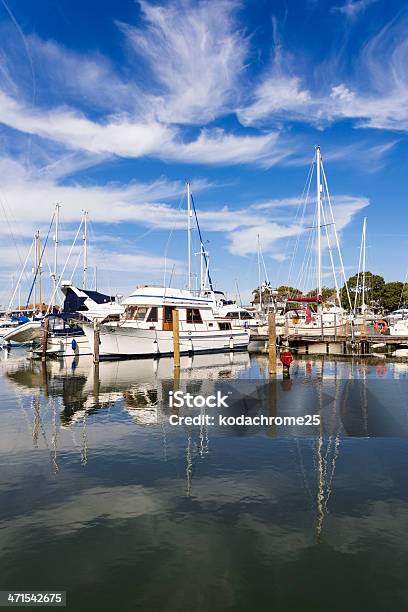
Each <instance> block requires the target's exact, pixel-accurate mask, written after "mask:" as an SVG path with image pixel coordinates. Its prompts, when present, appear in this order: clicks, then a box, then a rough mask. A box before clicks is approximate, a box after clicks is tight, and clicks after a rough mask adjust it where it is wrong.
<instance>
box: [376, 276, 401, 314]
mask: <svg viewBox="0 0 408 612" xmlns="http://www.w3.org/2000/svg"><path fill="white" fill-rule="evenodd" d="M403 291H404V284H403V283H401V282H400V281H393V282H391V283H385V285H384V289H383V292H382V297H381V306H382V307H383V308H385V310H390V311H391V310H396V309H397V308H398V306H399V305H400V304H403V301H402V296H403Z"/></svg>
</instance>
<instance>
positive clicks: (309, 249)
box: [295, 209, 317, 286]
mask: <svg viewBox="0 0 408 612" xmlns="http://www.w3.org/2000/svg"><path fill="white" fill-rule="evenodd" d="M316 215H317V211H316V209H315V211H314V217H313V222H315V220H316ZM314 241H315V234H314V232H309V234H308V237H307V242H306V245H305V249H304V253H303V261H302V264H301V265H300V267H299V270H298V275H297V277H296V281H295V286H299V285H300V284H301V283H303V279H304V278H305V275H307V273H308V269H309V262H310V261H311V258H312V253H313V246H314ZM307 278H308V276H306V279H307Z"/></svg>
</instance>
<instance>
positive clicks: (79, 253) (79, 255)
mask: <svg viewBox="0 0 408 612" xmlns="http://www.w3.org/2000/svg"><path fill="white" fill-rule="evenodd" d="M81 256H82V249H79V250H78V256H77V259H76V262H75V266H74V268H73V270H72V273H71V278H70V279H69V280H70V283H71V284H72V281H73V279H74V274H75V272H76V271H77V268H78V266H79V261H80V259H81Z"/></svg>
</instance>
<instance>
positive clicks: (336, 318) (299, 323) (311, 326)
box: [282, 146, 351, 337]
mask: <svg viewBox="0 0 408 612" xmlns="http://www.w3.org/2000/svg"><path fill="white" fill-rule="evenodd" d="M314 166H315V169H316V220H317V223H316V242H317V244H316V248H317V295H316V296H311V297H306V296H291V297H288V298H287V304H291V305H294V304H298V307H295V308H292V309H291V310H288V311H287V312H286V314H285V316H284V321H283V322H282V323H283V325H284V328H285V332H284V333H285V334H286V335H299V336H320V337H321V336H335V335H336V334H340V332H341V331H342V330H343V329H344V327H343V326H345V324H346V323H347V321H348V320H349V319H348V317H347V315H346V313H345V311H344V309H343V307H342V305H341V298H340V289H339V284H338V280H337V275H336V271H335V266H334V256H333V248H332V244H331V239H330V234H329V231H328V226H329V225H330V226H332V228H333V232H334V239H335V243H336V247H337V254H338V259H339V262H340V268H341V272H342V276H343V280H344V284H345V287H346V291H347V296H348V300H349V302H350V306H351V301H350V293H349V289H348V285H347V280H346V276H345V272H344V265H343V259H342V255H341V251H340V243H339V239H338V234H337V230H336V224H335V220H334V214H333V208H332V204H331V199H330V193H329V189H328V185H327V179H326V174H325V171H324V167H323V162H322V157H321V151H320V146H316V148H315V160H314ZM310 178H311V175H310ZM323 197H324V199H325V201H326V203H327V206H326V208H327V210H325V208H324V206H323ZM323 228H324V230H325V238H326V243H327V248H328V252H329V257H330V263H331V268H332V273H333V279H334V284H335V296H336V299H335V302H334V303H331V304H324V303H323V297H322V294H323V282H322V276H323V275H322V251H323V249H322V230H323ZM312 304H314V305H315V306H316V310H317V312H314V311H312V309H311V307H310V306H311V305H312Z"/></svg>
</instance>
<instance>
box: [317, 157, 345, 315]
mask: <svg viewBox="0 0 408 612" xmlns="http://www.w3.org/2000/svg"><path fill="white" fill-rule="evenodd" d="M321 168H322V174H323V181H324V186H325V189H326V193H327V200H328V203H329V210H330V215H331V220H332V221H333V224H334V223H335V221H334V214H333V208H332V205H331V199H330V192H329V188H328V186H327V179H326V173H325V171H324V167H323V163H322V165H321ZM334 236H335V239H336V245H337V252H338V254H339V260H340V266H341V271H342V274H343V280H344V285H345V287H346V292H347V299H348V303H349V307H350V310H351V309H352V306H351V297H350V291H349V286H348V282H347V278H346V272H345V270H344V263H343V257H342V254H341V250H340V242H339V237H338V234H337V229H336V225H334Z"/></svg>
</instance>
